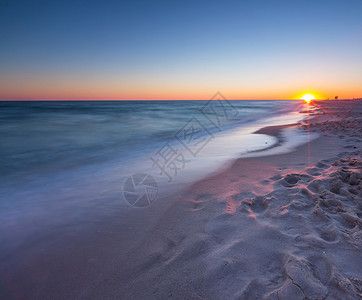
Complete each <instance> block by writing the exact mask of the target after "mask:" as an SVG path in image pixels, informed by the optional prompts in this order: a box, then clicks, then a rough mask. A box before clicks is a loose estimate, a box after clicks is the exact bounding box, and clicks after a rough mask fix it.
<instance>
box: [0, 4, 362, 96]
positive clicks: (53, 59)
mask: <svg viewBox="0 0 362 300" xmlns="http://www.w3.org/2000/svg"><path fill="white" fill-rule="evenodd" d="M361 12H362V1H361V0H343V1H339V0H338V1H337V0H336V1H334V0H328V1H318V0H315V1H309V0H304V1H290V0H281V1H278V0H273V1H270V0H267V1H264V0H254V1H241V0H239V1H211V0H209V1H201V0H190V1H189V0H183V1H170V0H168V1H157V0H154V1H112V0H109V1H105V0H103V1H92V0H72V1H68V0H62V1H51V0H46V1H39V0H33V1H21V0H0V36H1V43H0V99H3V100H12V99H14V100H19V99H23V100H26V99H29V100H31V99H33V100H35V99H39V100H45V99H49V100H56V99H64V100H71V99H73V100H78V99H79V100H81V99H83V100H85V99H89V100H92V99H100V100H102V99H104V100H106V99H111V100H115V99H129V100H132V99H145V100H152V99H209V98H210V97H212V96H213V95H214V94H215V92H217V91H220V92H222V93H223V95H225V97H226V98H227V99H293V98H296V97H299V96H300V95H302V94H303V93H307V92H309V93H313V94H314V95H315V96H316V97H319V98H332V97H333V98H334V96H336V95H338V96H339V97H340V98H352V97H362V18H361Z"/></svg>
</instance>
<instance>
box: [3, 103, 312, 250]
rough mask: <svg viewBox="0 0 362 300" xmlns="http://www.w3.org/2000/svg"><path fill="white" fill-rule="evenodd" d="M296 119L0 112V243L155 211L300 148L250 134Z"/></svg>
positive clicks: (217, 109) (273, 107)
mask: <svg viewBox="0 0 362 300" xmlns="http://www.w3.org/2000/svg"><path fill="white" fill-rule="evenodd" d="M306 117H307V116H306V112H305V107H304V105H303V103H302V102H301V101H297V100H296V101H294V100H293V101H292V100H290V101H289V100H283V101H277V100H275V101H257V100H252V101H246V100H243V101H236V100H234V101H228V100H225V99H218V100H215V99H214V100H210V101H206V100H205V101H16V102H7V101H3V102H0V138H1V142H0V178H1V180H0V220H1V223H2V228H3V232H2V238H5V239H6V237H7V238H10V237H11V238H10V239H11V240H12V243H15V244H16V243H17V242H18V241H19V239H21V238H24V237H26V236H28V235H29V234H30V232H35V231H36V230H37V229H40V228H42V227H44V226H55V228H56V225H57V224H58V225H59V224H63V225H64V224H67V220H70V219H77V218H80V217H81V216H84V215H87V214H90V215H94V214H97V213H101V212H102V213H104V214H105V215H106V214H107V213H105V210H103V209H104V208H105V207H106V208H107V211H109V210H111V209H112V208H117V209H118V210H119V209H120V211H124V212H125V214H132V212H133V211H135V210H138V209H147V207H148V206H151V205H152V206H157V201H158V200H157V199H159V198H160V197H166V196H167V195H170V194H173V193H178V192H179V191H181V190H182V189H184V188H185V187H187V186H188V185H191V184H193V183H195V182H196V181H197V180H199V179H201V178H203V177H205V176H208V175H210V174H212V173H213V172H217V171H218V170H220V168H222V167H223V166H225V165H226V164H228V163H230V162H232V161H233V160H234V159H236V158H240V157H251V156H256V157H257V156H260V155H271V154H275V153H284V152H288V151H292V150H293V149H295V147H297V146H298V145H301V144H303V143H307V142H308V140H310V139H313V138H315V137H316V136H314V135H313V136H312V135H308V134H307V133H306V132H303V131H301V130H297V129H296V128H289V129H286V130H285V131H284V132H283V135H284V138H283V142H282V143H281V144H280V143H279V144H278V139H277V138H276V137H272V136H269V135H264V134H254V132H255V131H257V130H258V129H260V128H262V127H265V126H276V125H285V124H293V123H296V122H298V121H301V120H303V119H305V118H306ZM279 142H280V141H279ZM275 145H278V146H276V147H273V146H275ZM142 189H143V190H142ZM142 193H143V197H142V199H140V198H139V197H138V195H141V194H142ZM137 201H138V202H137ZM4 228H8V230H5V229H4ZM7 243H9V240H8V242H7ZM10 244H11V243H10ZM3 245H4V244H3ZM13 246H14V245H13Z"/></svg>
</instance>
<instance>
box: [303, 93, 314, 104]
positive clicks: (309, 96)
mask: <svg viewBox="0 0 362 300" xmlns="http://www.w3.org/2000/svg"><path fill="white" fill-rule="evenodd" d="M300 99H301V100H304V101H305V102H307V103H309V102H311V101H312V100H314V99H315V97H314V96H313V95H312V94H304V95H303V96H302V97H301V98H300Z"/></svg>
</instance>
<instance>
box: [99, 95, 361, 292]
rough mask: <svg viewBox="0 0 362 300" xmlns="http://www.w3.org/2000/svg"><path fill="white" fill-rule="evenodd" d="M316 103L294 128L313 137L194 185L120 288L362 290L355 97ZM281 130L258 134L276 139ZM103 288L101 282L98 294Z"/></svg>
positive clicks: (157, 230)
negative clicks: (292, 148) (287, 150)
mask: <svg viewBox="0 0 362 300" xmlns="http://www.w3.org/2000/svg"><path fill="white" fill-rule="evenodd" d="M316 104H318V105H319V106H321V107H322V108H323V109H324V110H326V111H323V110H322V109H318V110H317V111H316V112H315V113H314V114H313V116H311V120H309V121H308V120H306V121H305V122H303V124H299V126H300V127H301V128H300V130H308V128H309V127H310V130H311V131H316V132H319V133H320V134H321V137H320V138H319V139H317V140H315V141H312V142H311V143H310V144H307V145H303V146H301V147H299V148H298V149H297V150H296V151H294V152H291V153H287V154H282V155H272V156H265V157H259V158H248V159H239V160H237V161H236V162H235V163H233V164H232V165H231V166H230V167H229V168H228V169H227V170H224V171H223V172H221V173H220V174H217V175H216V176H213V177H211V178H207V179H205V180H203V181H201V182H198V183H196V184H195V185H193V186H192V187H191V188H190V190H188V191H187V192H186V193H185V194H183V195H182V196H181V197H180V201H179V202H178V204H177V205H176V206H174V207H172V208H171V209H170V210H169V211H168V212H167V213H166V214H165V216H164V217H163V218H162V219H161V220H160V222H159V223H158V224H157V225H156V226H155V228H154V230H153V231H152V232H153V234H152V235H151V236H150V237H148V238H147V239H146V240H145V242H144V244H142V246H141V247H140V248H139V249H138V250H139V251H137V250H135V252H134V253H133V255H134V257H135V258H136V261H138V262H139V264H137V266H135V265H134V264H133V265H132V266H133V267H132V270H134V271H133V272H134V273H133V274H134V276H130V277H129V278H128V280H127V282H126V283H124V284H123V285H122V286H119V287H118V293H119V294H120V295H123V296H124V297H125V298H132V297H135V298H148V299H150V298H155V299H156V298H167V297H173V298H179V299H181V298H184V299H185V298H205V299H232V298H237V299H358V298H360V297H362V232H361V226H362V219H361V218H362V211H361V208H362V200H361V198H362V183H361V164H362V163H361V145H362V136H361V121H362V103H361V102H356V101H343V102H342V101H339V102H334V101H329V102H316ZM312 117H313V119H312ZM307 123H310V124H311V125H310V126H309V125H304V124H307ZM281 130H282V128H280V127H276V128H266V129H263V130H262V131H260V133H266V134H271V135H275V136H280V131H281ZM181 211H186V213H181ZM145 253H147V255H144V254H145ZM135 270H138V272H137V271H135ZM112 286H116V281H114V282H112ZM105 287H106V285H104V284H100V285H99V286H98V288H97V290H98V292H99V294H98V295H99V296H100V295H102V294H103V293H107V291H106V288H105Z"/></svg>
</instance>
